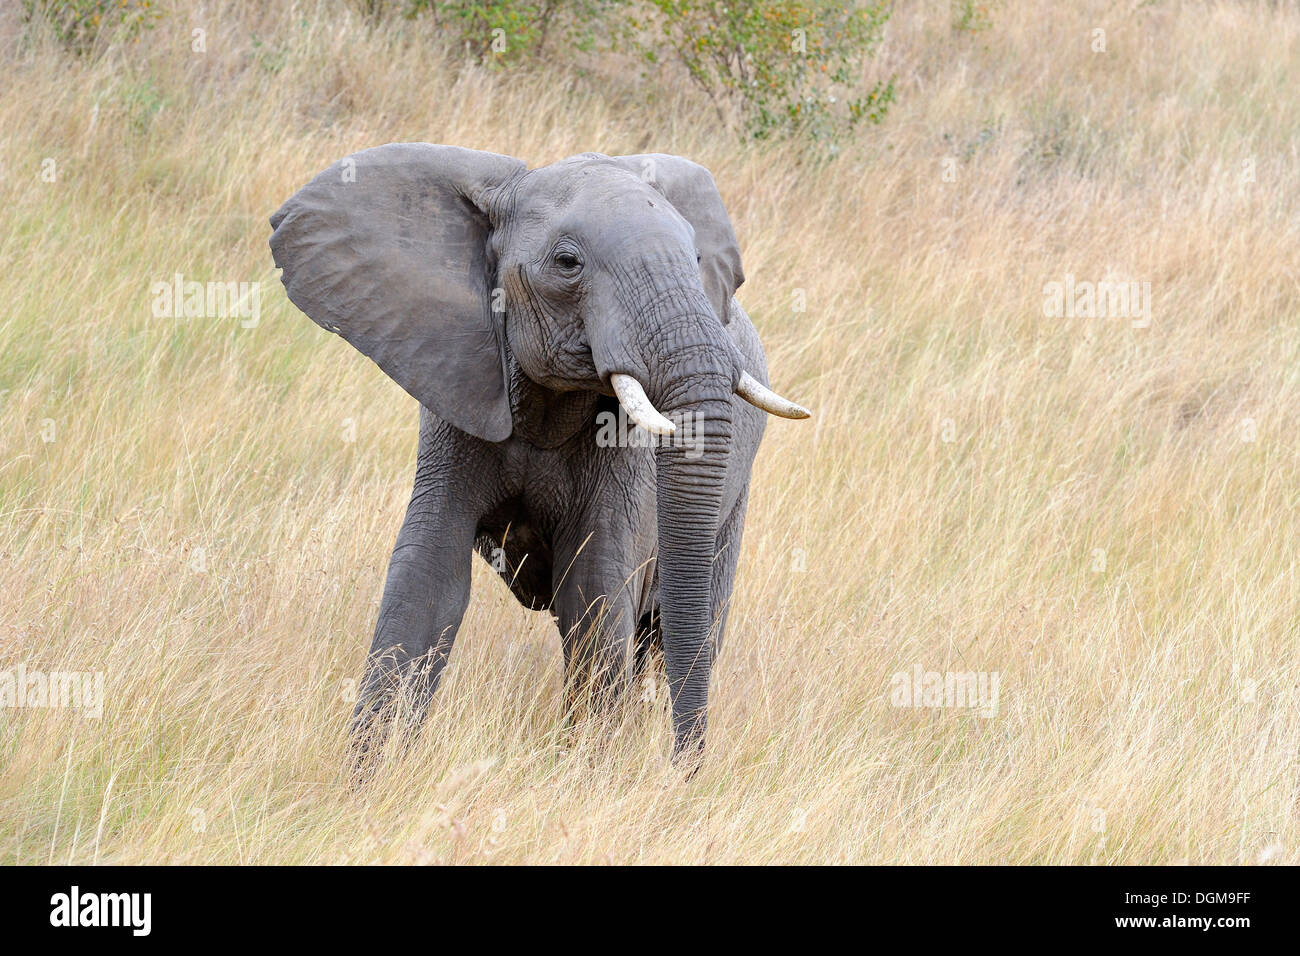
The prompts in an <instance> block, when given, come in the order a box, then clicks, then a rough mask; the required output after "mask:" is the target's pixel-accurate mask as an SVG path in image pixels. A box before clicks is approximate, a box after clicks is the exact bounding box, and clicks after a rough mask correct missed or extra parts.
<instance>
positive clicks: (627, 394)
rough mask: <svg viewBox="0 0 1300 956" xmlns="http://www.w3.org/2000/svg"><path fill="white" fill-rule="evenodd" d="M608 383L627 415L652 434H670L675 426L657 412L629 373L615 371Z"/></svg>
mask: <svg viewBox="0 0 1300 956" xmlns="http://www.w3.org/2000/svg"><path fill="white" fill-rule="evenodd" d="M609 384H610V385H613V386H614V394H615V395H617V396H618V403H619V404H620V405H622V406H623V409H624V411H626V412H627V414H628V417H629V418H631V419H632V421H634V422H636V423H637V424H638V425H640V426H641V427H642V428H644V429H645V430H646V431H648V432H650V434H652V435H671V434H672V433H673V432H675V431H677V426H676V425H674V424H673V423H672V422H670V421H669V420H668V419H666V418H664V417H663V416H662V415H660V414H659V410H658V409H657V408H655V407H654V406H653V405H651V404H650V399H648V398H646V394H645V389H644V388H642V387H641V383H640V382H638V381H637V380H636V379H634V378H633V377H632V376H631V375H624V374H623V373H622V372H615V373H614V374H613V375H611V376H610V377H609Z"/></svg>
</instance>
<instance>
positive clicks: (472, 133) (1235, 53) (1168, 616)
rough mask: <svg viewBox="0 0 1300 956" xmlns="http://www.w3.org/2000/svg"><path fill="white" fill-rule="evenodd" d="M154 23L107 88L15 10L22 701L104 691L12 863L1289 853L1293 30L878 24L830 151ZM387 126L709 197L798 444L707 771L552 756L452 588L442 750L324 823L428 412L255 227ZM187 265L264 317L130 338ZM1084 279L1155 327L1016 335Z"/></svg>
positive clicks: (301, 38) (1153, 19)
mask: <svg viewBox="0 0 1300 956" xmlns="http://www.w3.org/2000/svg"><path fill="white" fill-rule="evenodd" d="M164 9H165V12H166V16H164V17H163V18H162V19H161V20H160V22H159V24H158V26H157V27H156V28H155V29H153V30H151V31H149V32H148V33H147V34H145V35H144V36H143V37H142V39H141V40H140V41H139V42H138V43H135V44H130V45H127V46H125V47H121V48H118V49H115V50H110V51H109V52H108V53H107V54H106V55H100V56H93V57H84V56H83V57H74V56H69V55H67V54H65V53H62V52H60V51H59V50H58V49H57V48H56V47H54V46H53V45H51V44H49V43H44V44H40V45H38V46H36V47H32V46H30V45H28V44H25V43H22V42H20V32H21V31H20V29H19V25H18V23H17V19H16V15H15V14H14V13H13V12H12V11H10V12H9V13H8V14H6V17H5V18H3V19H2V20H0V28H2V29H3V30H4V33H3V35H2V39H3V56H2V58H0V62H2V63H3V67H2V69H3V76H2V77H0V163H2V164H3V176H2V179H0V208H3V213H2V214H0V215H3V230H2V231H0V266H2V268H0V302H2V303H3V312H2V314H0V389H2V392H0V394H2V396H3V397H2V399H0V669H12V668H16V667H17V666H18V665H19V664H20V663H24V664H25V665H26V666H27V667H28V668H32V669H39V670H41V671H44V672H53V671H58V670H70V671H78V672H102V673H103V675H104V682H105V683H104V687H105V694H104V702H103V714H102V717H100V718H99V719H97V720H96V719H93V718H92V717H89V716H85V715H83V714H82V713H80V712H78V711H76V710H67V709H41V708H31V707H28V708H14V709H7V710H4V711H3V712H0V748H2V753H3V758H2V763H3V767H2V769H0V859H2V860H4V861H6V862H17V863H44V862H50V861H53V862H92V861H97V862H101V863H136V862H171V863H202V862H247V863H319V862H349V861H350V862H370V861H385V862H424V861H429V862H479V861H482V862H539V863H551V862H603V861H613V862H682V863H703V862H709V863H725V862H759V863H767V862H898V863H989V862H1014V863H1026V862H1065V863H1171V862H1179V861H1188V862H1202V863H1256V862H1266V861H1270V860H1271V861H1274V862H1277V861H1294V860H1295V859H1296V854H1297V846H1298V845H1300V826H1298V825H1297V801H1298V800H1300V778H1298V774H1297V750H1298V748H1300V693H1298V690H1297V686H1298V683H1300V640H1298V637H1300V635H1298V634H1297V630H1298V627H1297V622H1298V621H1300V581H1298V580H1297V575H1296V571H1297V568H1296V547H1297V541H1298V540H1300V510H1298V506H1300V456H1298V454H1297V451H1298V449H1297V436H1298V435H1300V400H1298V399H1300V392H1298V386H1300V321H1298V318H1300V316H1298V313H1300V287H1298V284H1297V276H1298V275H1300V253H1298V252H1297V250H1298V248H1300V246H1298V245H1297V239H1298V238H1300V237H1298V235H1297V223H1300V189H1298V188H1297V187H1298V185H1300V181H1298V178H1297V164H1298V162H1300V156H1298V155H1297V150H1298V148H1300V110H1297V102H1296V96H1295V82H1296V76H1297V74H1300V9H1298V8H1297V6H1296V5H1295V4H1287V3H1275V4H1266V3H1248V2H1240V3H1235V2H1221V3H1197V2H1187V3H1178V2H1173V0H1170V2H1154V3H1148V4H1141V5H1133V4H1126V3H1120V2H1112V3H1100V2H1090V3H1078V4H1063V3H1047V2H1044V3H1036V2H1029V0H1004V2H994V3H991V4H989V5H988V7H987V10H981V11H980V12H979V19H978V22H976V23H967V24H965V26H966V27H967V28H966V29H955V28H954V27H955V22H954V16H955V15H954V12H953V9H952V7H951V5H950V4H949V3H948V2H947V0H942V2H941V0H933V2H916V3H912V2H900V3H897V4H896V5H895V8H894V13H893V17H892V19H891V20H890V22H889V24H888V26H887V28H886V32H885V39H884V43H883V46H882V47H881V48H880V50H879V52H878V54H877V55H876V56H875V57H874V58H873V59H872V60H871V62H870V65H869V67H868V69H869V70H870V71H871V74H872V76H880V77H884V76H893V77H895V78H896V91H897V102H896V103H895V104H894V105H893V106H892V108H891V109H890V110H889V112H888V114H887V116H886V118H885V120H884V122H883V123H881V124H880V125H878V126H869V127H867V128H865V129H862V130H860V131H858V132H857V133H856V134H854V136H853V137H852V138H851V139H850V140H849V141H848V142H847V143H845V144H844V145H843V146H842V148H841V150H840V152H839V154H838V155H837V156H835V157H834V158H831V159H827V158H826V157H825V155H824V150H822V151H821V152H819V151H818V150H820V149H821V148H820V147H816V148H814V147H810V146H808V145H807V144H806V143H803V142H800V141H798V140H787V141H777V142H772V143H765V144H759V143H752V142H751V143H748V144H746V143H744V142H743V141H742V140H740V139H739V138H738V137H737V135H736V134H735V133H734V131H728V130H726V129H723V128H722V127H721V126H720V125H719V123H718V122H717V117H716V115H715V114H713V113H712V112H711V111H710V110H708V109H707V108H705V107H704V106H703V105H702V103H701V100H700V98H699V95H698V93H697V92H696V91H694V90H693V89H692V88H691V87H690V85H689V84H688V83H684V82H669V81H667V80H664V81H662V82H659V83H653V84H652V83H645V82H641V81H639V80H638V79H637V74H636V73H635V71H623V70H620V69H618V68H617V64H613V63H612V64H611V65H610V67H609V69H607V70H606V71H605V72H604V73H599V72H598V73H595V74H587V75H585V76H577V75H571V74H559V73H556V72H554V71H545V70H536V69H527V68H519V69H489V68H483V67H477V66H465V65H463V64H462V63H460V62H459V59H458V58H455V59H453V58H449V57H448V55H446V54H445V53H443V52H440V48H439V47H438V45H437V44H436V43H435V42H434V38H432V37H429V36H425V35H422V34H421V33H420V32H419V31H418V30H414V29H412V28H409V27H408V26H406V25H403V24H400V23H399V24H394V25H391V26H380V27H379V28H376V29H368V28H367V27H365V26H364V25H363V24H362V22H361V21H360V20H359V19H358V18H357V17H356V16H355V15H354V14H352V13H351V12H350V11H349V9H348V7H347V6H346V5H343V4H339V3H321V4H320V5H316V4H314V3H306V4H299V5H297V6H296V8H294V9H293V10H292V12H290V8H289V5H284V7H283V9H277V10H268V11H263V10H262V9H261V8H260V5H254V4H246V3H239V2H232V3H208V4H205V5H204V7H203V10H204V11H205V12H203V13H202V14H200V13H199V12H198V8H197V7H196V8H195V9H194V10H190V9H188V8H186V7H182V6H175V7H166V6H164ZM200 17H201V18H202V19H201V20H200ZM196 26H201V27H203V28H204V29H205V30H206V36H207V42H206V52H204V53H202V54H195V53H193V52H192V51H191V48H190V47H191V43H190V38H191V30H192V29H193V28H194V27H196ZM1097 29H1103V30H1104V31H1105V39H1104V45H1105V49H1104V51H1100V52H1099V51H1096V50H1095V49H1094V47H1095V46H1096V43H1095V40H1096V34H1095V33H1094V31H1095V30H1097ZM393 140H427V141H433V142H442V143H453V144H458V145H465V146H473V147H478V148H484V149H490V150H494V151H498V152H503V153H509V154H513V155H516V156H519V157H521V158H523V159H525V160H526V161H527V162H528V163H529V164H530V165H541V164H544V163H547V162H550V161H552V160H555V159H558V158H561V157H563V156H566V155H569V154H572V153H575V152H581V151H585V150H599V151H603V152H607V153H627V152H638V151H645V150H656V151H667V152H675V153H680V154H683V155H686V156H689V157H692V158H694V159H696V160H698V161H700V162H702V163H704V164H706V165H707V166H709V167H710V168H711V169H712V170H713V171H714V173H715V175H716V178H717V181H718V184H719V187H720V189H721V191H722V194H723V196H724V199H725V200H726V202H727V204H728V206H729V209H730V212H731V216H732V219H733V222H734V224H735V227H736V232H737V234H738V235H739V237H740V241H741V246H742V250H743V253H744V257H745V265H746V273H747V275H748V277H749V278H748V281H747V283H746V284H745V286H744V288H743V289H742V290H741V292H740V299H741V301H742V303H743V304H744V305H745V307H746V308H747V309H748V310H749V311H750V312H751V314H752V315H753V317H754V320H755V323H756V324H757V326H758V328H759V330H760V332H761V334H762V336H763V339H764V341H765V343H766V347H767V351H768V356H769V360H770V365H771V368H772V377H773V383H774V385H775V387H776V388H778V389H779V390H780V391H782V392H784V393H786V394H788V395H789V396H791V397H792V398H794V399H796V400H798V401H801V402H804V403H806V404H808V405H809V406H810V407H812V408H813V409H814V416H815V417H814V419H813V420H812V421H811V422H785V421H777V420H773V421H772V423H771V425H770V427H769V430H768V434H767V437H766V439H765V443H764V445H763V448H762V450H761V452H760V455H759V459H758V463H757V466H756V472H755V476H754V482H753V491H752V496H751V505H750V511H749V519H748V527H747V534H746V537H745V546H744V554H743V558H742V561H741V568H740V574H739V582H738V585H737V590H736V594H735V602H734V604H735V610H734V612H733V614H732V618H731V630H730V633H729V635H728V642H727V647H726V650H725V652H724V654H723V657H722V659H721V660H720V661H719V663H718V666H717V667H716V669H715V679H714V683H713V691H712V711H711V724H710V739H709V749H708V757H707V760H706V762H705V763H704V765H703V767H702V768H701V769H700V771H699V772H698V774H696V775H695V776H694V777H693V778H691V779H689V780H683V779H682V778H681V775H680V774H678V773H677V772H676V771H674V770H673V769H672V767H671V766H670V765H669V763H668V761H667V759H666V755H667V752H668V747H669V734H668V725H667V720H666V700H665V696H666V695H665V694H664V693H663V692H662V688H660V689H659V691H658V692H657V693H654V694H651V693H648V692H647V693H644V694H638V695H637V697H636V699H634V700H633V701H631V702H630V703H629V705H628V706H627V708H626V712H625V713H624V714H623V715H622V716H621V718H620V719H618V720H612V721H609V722H607V723H605V724H603V725H600V726H595V725H594V724H593V722H587V723H580V724H579V725H578V726H577V727H576V728H574V729H572V731H570V732H568V733H566V732H565V731H564V727H563V723H562V719H561V713H560V710H561V707H560V666H561V662H560V650H559V640H558V636H557V634H556V633H555V632H554V628H553V626H552V624H551V623H550V620H549V619H548V618H547V617H546V616H545V615H543V614H539V613H528V612H525V611H524V610H522V609H521V608H520V607H519V606H518V605H517V604H516V603H515V602H514V599H513V598H512V597H511V596H510V595H509V594H508V593H507V591H506V589H505V588H504V587H503V586H502V585H501V584H500V582H499V581H496V580H495V579H493V578H492V576H491V574H490V571H489V569H487V568H486V566H483V565H482V564H481V562H480V563H478V566H477V567H476V571H475V575H476V584H475V590H474V596H473V600H472V603H471V605H470V609H469V612H468V614H467V616H466V620H465V624H464V626H463V628H462V630H461V636H460V638H459V641H458V643H457V645H456V649H455V653H454V654H453V657H452V666H451V668H450V670H449V672H448V679H447V680H446V681H445V682H444V684H443V686H442V688H441V690H440V691H439V692H438V695H437V698H436V701H435V705H434V708H433V712H432V713H431V715H430V719H429V722H428V725H427V727H426V729H425V732H424V733H423V734H422V735H421V736H420V738H419V739H418V741H417V743H416V744H415V745H414V747H413V748H412V749H411V751H410V752H409V753H407V754H406V755H405V757H403V758H400V759H398V758H394V759H392V760H391V761H389V762H388V763H387V764H385V765H384V766H383V767H381V768H380V771H379V772H378V775H377V777H376V778H375V779H374V780H373V781H372V783H371V784H370V785H369V786H367V787H365V788H364V789H362V790H360V791H353V790H350V789H349V788H348V786H347V780H346V777H345V775H344V773H343V766H344V737H345V728H346V722H347V717H348V714H349V711H350V706H351V705H350V703H349V698H350V696H351V694H352V693H353V691H354V689H355V684H354V681H355V679H356V678H357V677H358V676H359V673H360V669H361V666H362V660H363V656H364V654H365V652H366V649H367V646H368V642H369V639H370V633H371V630H372V627H373V624H374V619H375V615H376V608H377V604H378V599H379V596H380V593H381V588H382V583H383V574H384V570H385V567H386V564H387V560H388V557H389V551H390V548H391V545H392V542H393V538H394V536H395V534H396V531H397V528H398V526H399V523H400V520H401V516H402V513H403V510H404V507H405V504H406V498H407V495H408V493H409V490H410V482H411V479H412V473H413V460H414V452H415V435H416V420H417V415H416V408H415V406H414V403H413V401H412V400H411V399H410V398H409V397H408V396H407V395H406V394H405V393H403V392H402V391H401V390H400V389H399V388H398V386H396V385H395V384H393V383H392V382H390V381H389V380H388V379H386V378H385V377H384V375H383V374H382V373H381V372H380V371H379V370H378V369H377V368H376V367H374V366H373V365H371V364H370V363H369V362H368V361H367V360H365V359H364V358H362V357H361V356H360V355H358V354H357V353H355V352H353V351H352V350H351V349H350V348H349V347H348V346H347V345H346V344H345V343H343V342H342V341H340V340H339V339H337V338H334V337H332V336H328V335H326V334H324V333H322V332H321V331H320V330H319V329H317V328H316V326H314V325H313V324H312V323H311V322H310V321H308V320H307V319H306V318H305V317H304V316H303V315H301V314H300V313H299V312H297V310H295V309H294V308H293V307H292V306H291V305H290V304H289V303H288V301H287V300H286V299H285V298H284V295H283V291H282V289H281V287H280V285H279V283H278V280H277V277H276V274H275V272H274V270H273V268H272V263H271V257H270V254H269V251H268V248H267V245H266V240H267V237H268V233H269V227H268V225H267V217H268V215H269V214H270V213H271V212H272V211H273V210H274V209H275V208H276V207H277V206H278V205H279V204H280V202H281V201H282V200H283V199H284V198H286V197H287V196H288V195H290V194H291V193H292V192H293V191H294V190H295V189H296V188H297V187H298V186H300V185H301V184H302V183H304V182H305V181H306V180H307V179H308V178H310V177H311V176H312V175H313V174H315V173H316V172H317V171H319V170H320V169H322V168H324V167H325V166H326V165H327V164H328V163H330V162H332V161H333V160H334V159H336V158H338V157H340V156H342V155H344V154H346V153H348V152H350V151H353V150H356V149H359V148H363V147H366V146H371V145H376V144H379V143H383V142H388V141H393ZM47 159H53V160H54V164H55V165H54V170H55V175H54V176H53V181H47V179H49V178H50V177H49V176H46V175H43V171H45V170H47V169H48V166H46V165H43V164H44V162H45V161H46V160H47ZM175 273H182V274H184V275H185V276H186V278H193V279H198V280H208V279H218V280H234V281H249V282H260V283H261V286H260V289H261V297H260V317H259V321H258V322H257V323H256V324H255V325H253V326H252V327H245V326H246V325H249V324H250V323H246V322H241V321H240V320H239V319H237V318H226V319H221V318H208V319H189V320H187V319H169V318H164V319H159V318H155V317H154V315H153V314H152V309H151V301H152V300H151V287H152V285H153V284H154V283H155V282H158V281H167V280H169V279H171V277H172V276H173V275H174V274H175ZM1067 275H1069V276H1073V277H1074V278H1075V280H1076V281H1085V280H1086V281H1094V282H1095V281H1100V280H1105V279H1108V278H1122V279H1125V280H1130V279H1131V280H1134V281H1137V282H1139V283H1149V284H1150V286H1149V288H1150V314H1149V322H1146V321H1142V320H1140V319H1136V320H1135V319H1130V318H1121V317H1113V318H1086V317H1050V316H1048V315H1045V308H1044V304H1045V301H1046V297H1045V294H1044V287H1045V286H1046V285H1047V284H1048V283H1051V282H1064V281H1065V280H1066V276H1067ZM801 302H803V303H806V308H805V309H804V310H803V311H797V310H796V308H797V306H798V305H800V304H801ZM917 666H919V667H920V668H921V669H922V670H924V671H937V672H949V671H982V672H997V673H998V674H999V675H1000V681H1001V684H1000V696H999V702H998V708H997V713H996V715H995V716H988V717H985V716H980V715H979V714H978V713H972V712H971V711H970V710H969V709H963V708H927V707H900V706H894V704H893V703H891V678H892V677H893V675H895V674H898V673H900V672H906V673H911V672H912V671H913V669H914V668H915V667H917ZM642 698H646V699H642ZM649 698H653V699H649Z"/></svg>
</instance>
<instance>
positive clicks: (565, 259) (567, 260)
mask: <svg viewBox="0 0 1300 956" xmlns="http://www.w3.org/2000/svg"><path fill="white" fill-rule="evenodd" d="M555 264H556V265H557V266H559V267H560V268H561V269H563V270H564V271H565V272H573V271H574V270H575V269H577V268H578V267H579V266H581V265H582V260H581V259H579V258H578V257H577V256H575V255H574V254H573V253H572V252H557V253H556V254H555Z"/></svg>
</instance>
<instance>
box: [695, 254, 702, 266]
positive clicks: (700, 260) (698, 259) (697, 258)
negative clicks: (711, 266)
mask: <svg viewBox="0 0 1300 956" xmlns="http://www.w3.org/2000/svg"><path fill="white" fill-rule="evenodd" d="M703 261H704V257H703V256H701V255H700V254H699V253H698V252H697V253H695V264H696V265H697V266H698V265H699V264H700V263H701V262H703Z"/></svg>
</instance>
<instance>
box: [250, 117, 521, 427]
mask: <svg viewBox="0 0 1300 956" xmlns="http://www.w3.org/2000/svg"><path fill="white" fill-rule="evenodd" d="M524 168H525V167H524V164H523V163H522V162H520V161H519V160H517V159H513V158H511V157H509V156H500V155H498V154H496V153H484V152H480V151H478V150H473V149H461V148H460V147H456V146H435V145H432V144H430V143H390V144H389V145H387V146H378V147H375V148H374V149H367V150H362V151H361V152H359V153H353V154H352V155H351V156H348V157H346V158H345V159H341V160H339V161H338V162H337V163H335V164H334V165H333V166H331V167H330V168H329V169H327V170H325V171H324V172H323V173H321V174H320V175H318V176H317V177H316V178H315V179H313V180H312V181H311V182H309V183H308V184H307V185H306V186H304V187H302V189H300V190H298V192H296V193H294V195H293V196H292V197H290V198H289V200H288V201H287V202H285V204H284V205H283V206H281V207H280V209H279V210H278V211H277V212H276V213H275V215H274V216H272V217H271V228H272V229H273V230H274V232H273V233H272V234H271V253H272V255H273V256H274V257H275V264H276V265H277V266H279V267H280V268H281V269H283V270H284V272H283V275H282V276H281V279H282V281H283V282H284V287H285V290H286V291H287V292H288V295H289V299H290V301H292V302H293V304H294V305H296V306H297V307H298V308H300V309H302V311H303V312H305V313H307V315H308V316H309V317H310V318H311V320H312V321H313V322H315V323H316V324H317V325H319V326H321V327H322V328H324V329H327V330H329V331H330V332H335V333H337V334H339V335H341V336H343V338H345V339H347V341H348V342H350V343H351V344H352V345H353V346H354V347H355V348H356V349H357V350H358V351H360V352H362V353H363V354H365V355H367V356H369V357H370V358H371V359H373V360H374V362H375V364H376V365H378V366H379V367H380V368H381V369H383V370H384V371H385V372H386V373H387V374H388V375H389V377H390V378H392V379H393V380H394V381H395V382H397V384H398V385H400V386H402V388H404V389H406V391H407V392H409V393H410V394H411V395H412V396H414V397H415V398H416V399H417V400H418V401H419V402H420V404H422V405H424V406H425V407H426V408H428V409H429V410H430V411H431V412H433V413H434V414H435V415H437V416H438V417H439V418H441V419H443V420H444V421H446V422H448V423H450V424H451V425H454V426H455V427H456V428H459V429H460V430H461V431H464V432H468V433H469V434H471V435H476V436H477V437H479V438H482V439H485V440H487V441H502V440H504V439H505V438H507V437H509V435H510V432H511V428H512V424H511V418H510V402H509V398H508V394H507V390H506V377H505V363H504V353H503V350H502V345H501V337H500V333H499V331H498V323H497V320H496V317H495V316H494V315H493V313H492V285H493V282H494V280H495V263H494V261H493V257H492V254H491V251H490V250H489V247H488V235H489V231H490V225H489V221H488V216H487V213H486V212H485V205H486V197H487V195H488V194H490V192H491V191H492V190H493V189H494V188H496V187H497V186H500V185H501V184H502V183H505V182H507V181H508V180H510V179H511V178H513V177H514V176H516V175H518V174H519V173H521V172H523V171H524Z"/></svg>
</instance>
